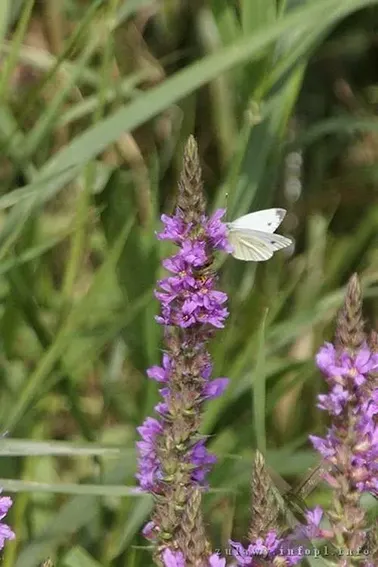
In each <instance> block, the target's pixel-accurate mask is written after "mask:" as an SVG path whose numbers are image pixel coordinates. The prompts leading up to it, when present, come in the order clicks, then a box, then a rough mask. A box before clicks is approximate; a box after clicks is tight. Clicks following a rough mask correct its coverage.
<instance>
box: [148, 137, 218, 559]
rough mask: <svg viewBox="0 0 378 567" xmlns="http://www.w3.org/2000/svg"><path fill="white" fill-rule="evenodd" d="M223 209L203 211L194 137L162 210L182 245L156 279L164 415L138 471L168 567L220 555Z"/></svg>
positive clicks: (152, 374)
mask: <svg viewBox="0 0 378 567" xmlns="http://www.w3.org/2000/svg"><path fill="white" fill-rule="evenodd" d="M223 214H224V211H216V212H215V213H214V214H213V216H212V217H210V218H208V217H207V216H206V215H205V199H204V196H203V192H202V181H201V170H200V166H199V158H198V151H197V145H196V142H195V140H194V138H193V137H190V138H189V140H188V143H187V145H186V148H185V152H184V164H183V171H182V174H181V178H180V182H179V196H178V204H177V208H176V212H175V214H174V215H173V216H167V215H162V221H163V224H164V229H163V231H162V232H161V233H160V234H159V235H158V238H159V239H161V240H165V239H166V240H171V241H173V242H174V244H176V246H178V247H179V250H178V252H177V253H176V254H174V255H173V256H172V257H170V258H168V259H167V260H165V261H164V262H163V266H164V268H165V269H166V270H168V271H169V272H170V275H169V276H168V277H166V278H164V279H162V280H160V281H159V282H158V289H157V290H156V293H155V296H156V297H157V299H158V300H159V301H160V303H161V313H160V315H159V316H158V317H157V321H158V323H160V324H161V325H162V326H163V327H164V342H165V352H164V355H163V361H162V366H153V367H152V368H150V369H149V370H148V371H147V376H148V377H149V378H151V379H152V380H156V381H157V382H158V383H159V384H160V385H162V386H163V387H162V388H161V389H160V394H161V396H162V401H161V402H160V403H159V404H158V405H157V406H156V408H155V410H156V412H157V414H158V417H157V418H151V417H150V418H147V419H146V421H145V422H144V424H143V425H142V426H141V427H139V428H138V432H139V433H140V435H141V438H142V439H141V440H140V441H139V442H138V443H137V448H138V452H139V470H138V474H137V478H138V480H139V484H140V487H141V489H142V490H144V491H147V492H150V493H152V494H153V495H154V497H155V508H154V511H153V515H152V520H151V522H149V523H148V524H147V526H146V527H145V529H144V534H145V536H146V537H148V538H149V539H151V540H154V541H155V543H156V545H155V553H154V560H155V562H156V564H157V565H162V566H165V567H172V566H178V567H182V566H183V567H192V566H193V567H194V566H195V567H202V566H203V567H207V566H208V565H209V561H210V560H211V561H212V563H213V564H214V565H215V564H216V561H217V559H218V557H215V556H214V554H211V550H210V546H209V543H208V541H207V539H206V534H205V530H204V528H203V521H202V514H201V494H202V491H203V490H205V489H206V487H207V482H206V477H207V474H208V472H209V471H210V469H211V467H212V465H213V464H214V462H215V460H216V459H215V457H214V456H213V455H211V454H209V453H208V451H207V449H206V446H205V440H204V439H203V438H201V436H200V434H199V427H200V423H201V418H202V413H203V406H204V403H205V402H207V401H208V400H211V399H213V398H216V397H217V396H220V395H221V394H222V392H223V391H224V389H225V388H226V386H227V383H228V380H227V379H226V378H217V379H215V380H211V374H212V363H211V357H210V354H209V353H208V351H207V342H208V341H209V339H210V338H212V337H213V335H214V333H215V331H216V329H217V328H221V327H223V326H224V321H225V319H226V317H227V315H228V311H227V309H226V308H225V302H226V300H227V296H226V294H225V293H223V292H221V291H218V290H217V289H216V283H217V277H216V274H215V273H214V272H211V271H209V268H210V267H211V264H212V259H213V254H214V252H215V251H216V250H224V251H228V250H229V245H228V242H227V228H226V225H225V224H224V223H222V222H221V218H222V216H223ZM219 561H220V563H219V565H221V563H222V562H223V560H222V559H221V558H220V559H219Z"/></svg>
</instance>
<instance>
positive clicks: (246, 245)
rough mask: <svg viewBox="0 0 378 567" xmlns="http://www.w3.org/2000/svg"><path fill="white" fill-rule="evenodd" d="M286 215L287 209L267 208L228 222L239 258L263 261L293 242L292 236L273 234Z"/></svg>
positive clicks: (237, 257) (229, 239)
mask: <svg viewBox="0 0 378 567" xmlns="http://www.w3.org/2000/svg"><path fill="white" fill-rule="evenodd" d="M285 215H286V211H285V209H265V210H264V211H257V212H256V213H249V214H248V215H244V216H242V217H240V218H238V219H236V220H234V221H233V222H228V223H227V228H228V241H229V243H230V244H231V246H232V247H233V249H234V251H233V252H232V255H233V256H234V258H236V259H237V260H245V261H246V262H262V261H264V260H269V258H271V257H272V256H273V254H274V252H276V251H277V250H280V249H281V248H286V247H287V246H290V245H291V244H292V241H291V240H290V238H286V236H281V234H273V233H274V231H275V230H276V228H278V226H279V225H280V224H281V222H282V221H283V219H284V216H285Z"/></svg>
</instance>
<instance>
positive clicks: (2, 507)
mask: <svg viewBox="0 0 378 567" xmlns="http://www.w3.org/2000/svg"><path fill="white" fill-rule="evenodd" d="M1 492H2V489H1V488H0V494H1ZM11 506H12V499H11V498H10V497H9V496H0V549H3V547H4V544H5V541H6V540H7V539H14V538H15V537H16V536H15V534H14V532H13V531H12V530H11V529H10V527H9V526H8V525H7V524H4V523H3V522H2V521H1V520H3V519H4V518H5V516H6V515H7V513H8V510H9V508H10V507H11Z"/></svg>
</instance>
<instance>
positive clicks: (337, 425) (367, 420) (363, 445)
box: [307, 275, 378, 564]
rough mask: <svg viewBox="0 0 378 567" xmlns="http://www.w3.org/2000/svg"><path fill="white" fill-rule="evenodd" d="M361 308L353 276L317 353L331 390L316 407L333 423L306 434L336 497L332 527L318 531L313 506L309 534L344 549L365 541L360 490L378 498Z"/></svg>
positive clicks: (375, 398)
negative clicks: (331, 338) (330, 339)
mask: <svg viewBox="0 0 378 567" xmlns="http://www.w3.org/2000/svg"><path fill="white" fill-rule="evenodd" d="M361 308H362V298H361V290H360V285H359V281H358V278H357V275H354V276H352V278H351V279H350V281H349V284H348V288H347V293H346V297H345V302H344V306H343V309H342V311H341V313H340V315H339V318H338V325H337V332H336V340H335V345H333V344H331V343H326V344H325V345H324V346H323V347H322V348H321V349H320V350H319V352H318V354H317V357H316V362H317V365H318V367H319V368H320V370H321V371H322V373H323V374H324V376H325V379H326V382H327V384H328V386H329V392H327V393H326V394H322V395H320V396H319V397H318V407H319V408H320V409H322V410H324V411H326V412H327V413H328V414H329V416H330V418H331V426H330V427H329V429H328V431H327V432H326V435H325V436H324V437H323V438H322V437H317V436H310V440H311V442H312V444H313V446H314V447H315V449H316V450H317V451H318V452H319V453H320V454H321V455H322V457H323V458H324V460H325V464H326V465H331V466H330V467H328V471H327V473H326V474H325V475H324V479H325V480H326V481H327V482H328V484H329V485H330V486H331V488H332V489H333V491H334V497H333V508H331V510H330V511H329V512H328V514H327V515H328V520H329V522H330V528H331V529H330V530H328V532H325V531H324V530H321V529H320V527H319V524H320V520H321V516H322V513H321V512H322V511H321V510H320V509H316V510H315V511H314V512H313V514H312V515H311V514H309V515H308V518H307V519H308V521H309V534H311V533H313V534H316V533H317V532H319V533H320V535H321V536H323V537H325V538H326V539H328V540H330V541H331V542H333V543H336V545H337V546H340V542H342V544H343V545H344V546H345V548H347V549H357V548H360V547H362V546H364V545H365V544H366V533H367V528H366V521H367V519H366V515H365V511H364V509H363V507H362V506H361V504H360V497H361V493H363V492H370V493H372V494H373V495H374V496H376V497H377V496H378V480H377V479H378V419H377V417H378V383H377V377H376V373H377V371H378V354H377V349H376V348H372V345H371V343H369V342H368V341H367V340H366V334H365V332H364V329H363V321H362V312H361V311H362V309H361ZM360 563H361V562H360ZM360 563H359V564H360ZM361 564H362V563H361Z"/></svg>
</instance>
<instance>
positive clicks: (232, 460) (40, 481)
mask: <svg viewBox="0 0 378 567" xmlns="http://www.w3.org/2000/svg"><path fill="white" fill-rule="evenodd" d="M376 4H377V2H375V1H373V0H343V2H340V0H316V1H315V0H314V1H310V0H308V1H301V0H298V1H296V2H294V1H291V0H239V1H235V2H229V1H226V0H210V1H209V2H206V3H204V2H200V3H197V2H190V3H185V2H179V1H178V0H177V1H169V0H166V1H163V2H159V3H158V2H155V1H154V0H139V1H138V0H123V1H121V0H109V1H108V2H102V1H100V0H99V1H90V0H86V1H79V0H62V1H61V2H55V1H54V0H43V2H38V3H37V2H33V1H32V0H31V1H29V0H24V1H20V2H13V3H12V2H9V1H6V0H2V1H1V2H0V49H1V56H2V58H1V63H0V65H1V68H0V69H1V71H0V73H1V75H0V146H1V158H0V179H1V185H0V187H1V191H0V215H1V216H0V220H1V222H0V325H1V337H2V340H1V342H0V377H1V396H0V429H1V431H3V432H5V431H8V434H7V436H6V437H4V438H3V439H2V440H0V455H1V457H2V461H1V462H2V469H1V470H2V472H1V475H0V476H1V477H2V478H1V479H0V485H1V486H3V487H4V490H5V491H7V492H8V493H13V496H14V500H15V505H14V507H13V509H12V512H11V514H10V519H9V521H10V523H11V524H12V527H13V529H14V531H15V532H16V534H17V539H16V540H15V541H14V542H11V543H9V544H8V545H7V546H6V550H5V552H4V558H3V565H4V567H13V566H15V567H34V566H37V565H40V564H41V563H42V561H43V560H44V559H46V558H47V557H51V558H52V560H53V561H54V564H55V565H57V566H62V567H76V565H80V566H85V567H87V566H88V567H92V566H93V567H96V566H98V565H102V566H103V567H105V566H108V565H112V566H113V567H118V566H120V567H121V566H126V565H127V567H141V566H143V567H145V566H146V565H147V566H148V565H150V564H151V560H150V554H149V551H148V549H147V548H146V542H145V540H144V539H143V538H142V537H141V535H140V531H141V527H142V526H143V524H144V523H145V522H146V520H147V519H148V517H149V513H150V510H151V500H150V498H148V497H146V496H145V495H141V494H138V493H135V492H134V490H133V487H134V485H135V480H134V474H135V468H136V462H135V450H134V445H135V440H136V431H135V428H136V426H138V425H139V424H140V423H141V422H142V421H143V419H144V418H145V417H146V416H147V415H149V414H150V413H151V411H152V408H153V406H154V404H155V403H156V400H157V387H156V384H155V383H152V382H150V381H148V380H147V379H146V376H145V369H146V368H147V367H148V366H150V365H152V364H157V363H158V362H159V359H160V356H161V350H160V349H161V329H160V327H159V326H158V325H157V324H156V323H155V321H154V316H155V315H156V312H157V303H156V301H155V299H154V296H153V289H154V285H155V282H156V280H157V279H158V278H159V277H161V273H162V272H161V267H160V261H161V258H163V257H164V256H165V255H166V254H168V253H169V249H168V247H167V245H166V244H165V243H162V242H158V241H157V240H156V238H155V231H156V230H158V229H159V216H160V214H161V212H163V211H165V212H167V211H168V212H170V211H171V210H172V208H173V206H174V200H175V194H176V182H177V175H178V171H179V169H180V167H181V153H182V148H183V145H184V143H185V141H186V138H187V136H188V135H189V134H190V133H195V135H196V137H197V140H198V144H199V148H200V153H201V159H202V164H203V173H204V179H205V184H206V189H207V195H208V203H209V210H212V209H214V208H216V207H220V206H221V207H225V206H227V211H228V212H227V215H228V218H230V217H231V218H232V217H236V216H238V215H241V214H243V213H246V212H247V211H250V210H254V209H259V208H265V207H269V206H284V207H285V208H286V209H288V211H289V214H288V216H287V221H286V224H285V225H284V231H286V232H287V233H290V234H291V235H292V236H293V237H294V238H295V241H296V247H295V251H293V254H292V255H291V257H286V256H285V254H284V253H280V254H277V255H276V256H275V257H274V258H273V259H272V260H271V261H269V262H267V263H266V264H265V263H264V264H261V265H257V264H256V265H247V264H244V263H242V262H237V261H236V260H233V259H232V258H231V257H228V258H225V257H220V258H218V259H217V262H218V265H219V270H220V276H221V277H220V286H221V288H222V289H223V290H225V291H226V292H227V293H228V295H229V298H230V299H229V309H230V317H229V320H228V323H227V326H226V328H225V329H224V330H223V331H221V332H220V333H218V335H217V338H216V339H215V340H214V342H213V344H212V347H211V348H212V354H213V357H214V364H215V374H216V375H217V376H228V377H229V378H230V387H229V388H228V390H227V392H226V394H225V395H224V396H223V397H222V398H220V399H218V400H216V401H213V402H212V403H211V404H209V407H208V409H207V411H206V415H205V420H204V424H203V432H204V434H206V435H208V436H209V448H210V450H213V451H214V452H215V453H216V454H217V456H218V457H219V462H218V464H217V466H216V467H215V469H214V472H213V473H212V476H211V487H212V488H211V490H210V493H209V494H208V495H207V496H206V498H205V502H204V510H205V514H206V518H207V520H208V523H209V525H210V527H209V529H210V530H211V532H212V534H211V535H212V537H213V541H214V547H217V548H222V547H225V546H226V545H227V540H228V537H229V536H230V535H231V529H234V532H233V533H234V535H235V536H236V537H242V536H243V535H244V534H245V533H246V531H247V530H246V526H247V524H248V514H249V506H246V501H248V500H249V481H250V471H251V466H252V456H253V451H254V450H255V449H256V448H259V449H260V451H263V452H265V451H266V458H267V461H268V462H269V464H270V465H271V467H272V468H273V469H274V470H275V471H277V472H278V473H279V474H282V475H285V476H287V477H288V479H289V480H290V481H293V482H294V481H295V480H296V479H298V478H299V477H300V476H301V475H302V474H304V472H305V471H306V469H307V468H308V467H309V466H310V465H312V464H314V462H315V460H316V456H315V455H314V454H313V451H312V450H311V448H310V447H309V444H308V442H307V437H308V434H309V433H321V432H323V431H324V428H325V424H324V423H323V421H322V416H321V415H320V412H319V411H318V410H317V409H316V407H315V398H316V395H317V394H318V393H319V392H320V390H321V388H322V383H321V380H320V378H319V375H318V372H317V371H316V368H315V364H314V358H313V357H314V353H315V352H316V349H317V348H318V346H319V345H320V344H321V343H322V342H323V341H324V340H326V339H328V338H330V337H331V335H332V321H333V319H334V317H335V315H336V313H337V310H338V308H339V306H340V304H341V301H342V297H343V287H344V285H345V283H346V280H347V279H348V277H349V276H350V274H351V273H352V272H353V271H354V270H357V271H358V272H359V274H360V275H361V279H362V284H363V287H364V294H365V297H366V300H367V304H368V307H369V312H368V314H369V317H370V319H371V322H372V323H373V324H374V323H375V322H376V319H377V315H378V312H377V309H376V307H375V305H376V303H375V298H376V297H377V295H378V271H377V261H378V256H377V251H376V244H377V237H376V234H377V228H378V206H377V198H376V186H377V184H376V178H377V171H376V165H375V162H376V159H375V157H376V155H377V147H378V146H377V120H376V119H375V118H374V116H373V109H374V105H375V102H376V94H374V93H376V89H377V86H376V83H377V82H378V77H376V76H374V75H373V73H372V68H373V69H374V72H375V67H374V65H372V64H371V61H370V59H369V57H370V56H371V53H370V51H372V50H374V41H373V40H371V41H370V40H369V38H370V36H369V33H370V30H371V29H373V24H372V22H374V23H375V24H376V22H377V10H376ZM30 30H37V32H36V31H34V35H33V34H31V31H30ZM36 36H37V39H38V41H36ZM359 38H360V39H359ZM361 38H362V39H363V41H361ZM42 40H43V41H42ZM33 42H34V43H33ZM361 62H363V64H364V72H363V73H361V72H360V70H359V66H360V65H361V64H362V63H361ZM371 67H372V68H371ZM325 68H327V69H328V75H326V72H325V70H324V69H325ZM348 80H350V84H349V83H348ZM293 160H294V161H293ZM295 160H296V163H300V161H301V160H303V167H302V169H301V170H300V171H299V172H298V171H297V170H298V167H299V169H300V166H298V167H297V170H295V164H294V165H293V163H294V162H295ZM298 160H299V161H298ZM294 170H295V171H294ZM293 171H294V173H293ZM293 187H294V189H293ZM298 188H299V189H298ZM296 191H297V192H296ZM298 191H299V192H298ZM226 195H228V197H227V196H226ZM319 497H320V498H323V499H324V501H325V502H326V501H327V494H326V493H321V494H320V496H319ZM233 524H234V528H232V525H233Z"/></svg>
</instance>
